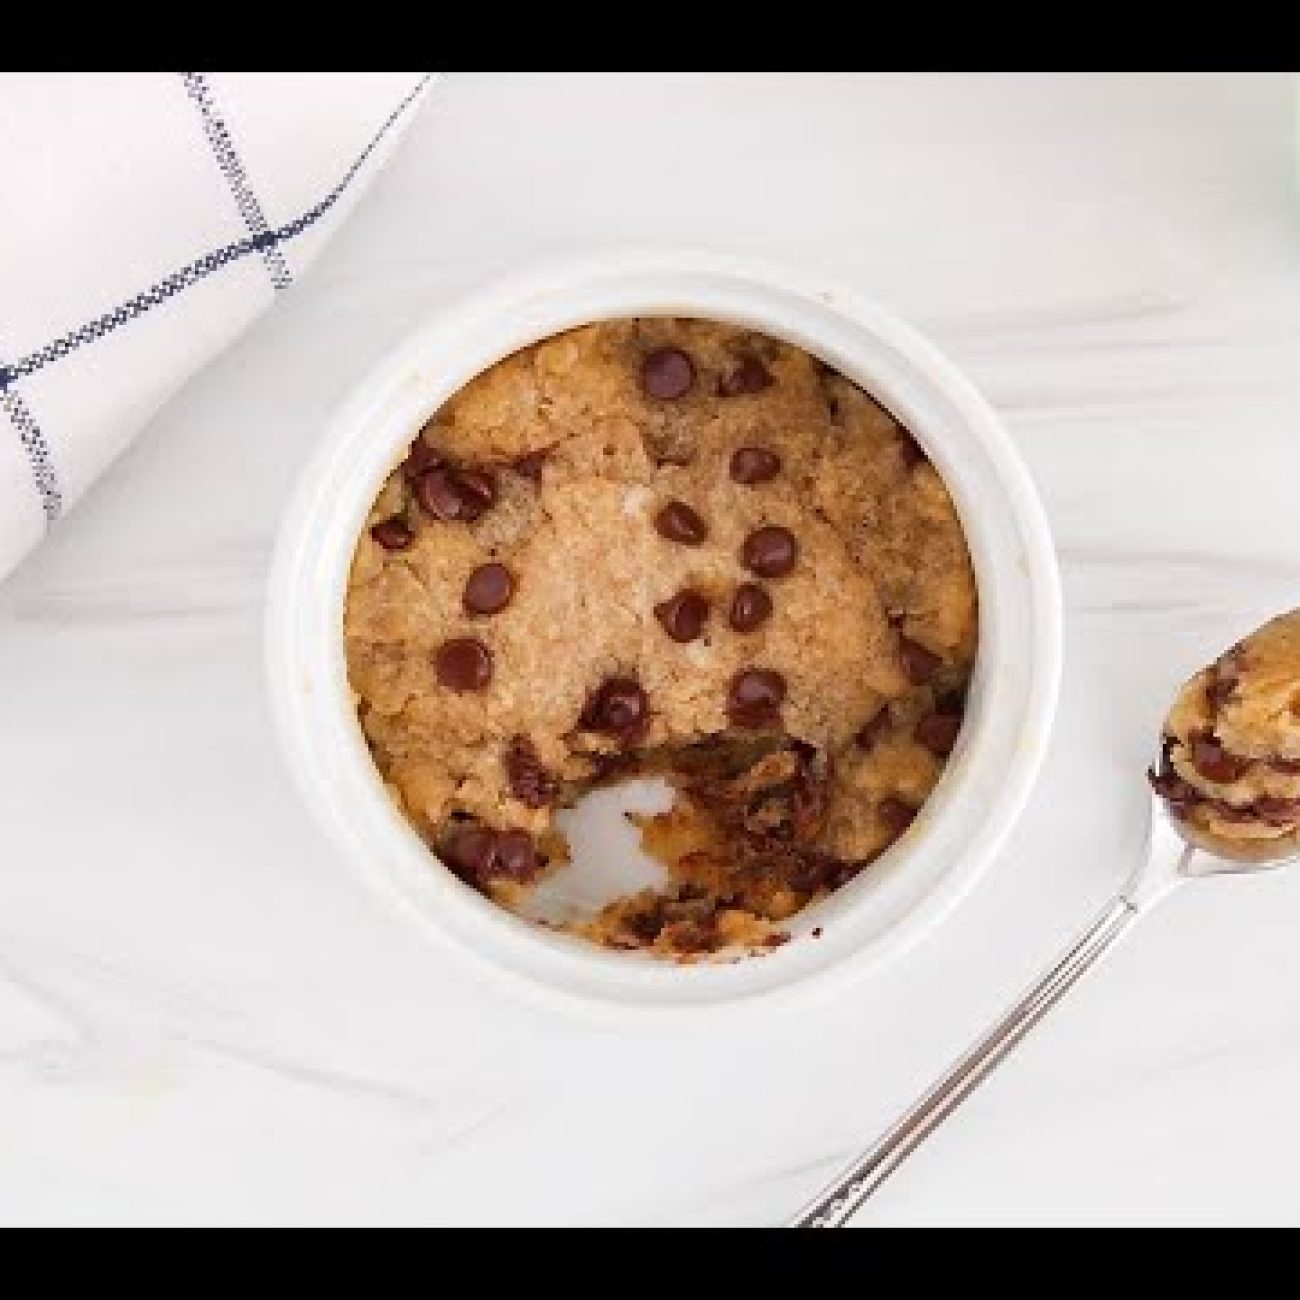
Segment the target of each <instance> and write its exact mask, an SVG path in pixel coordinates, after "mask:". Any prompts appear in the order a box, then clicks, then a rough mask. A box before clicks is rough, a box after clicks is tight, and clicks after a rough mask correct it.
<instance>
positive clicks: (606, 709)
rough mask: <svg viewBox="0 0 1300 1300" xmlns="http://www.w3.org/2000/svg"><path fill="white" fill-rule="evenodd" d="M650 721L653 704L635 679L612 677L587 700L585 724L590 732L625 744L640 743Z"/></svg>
mask: <svg viewBox="0 0 1300 1300" xmlns="http://www.w3.org/2000/svg"><path fill="white" fill-rule="evenodd" d="M649 721H650V701H649V700H648V699H647V698H646V693H645V691H644V690H643V689H642V687H641V684H640V682H638V681H636V680H635V679H634V678H632V677H609V678H606V680H605V681H604V682H602V683H601V685H600V686H599V687H598V688H597V690H595V691H594V692H593V693H592V694H591V695H590V696H589V697H588V699H587V703H586V706H585V707H584V708H583V710H582V718H581V723H582V726H583V727H585V728H586V729H587V730H588V731H601V732H604V733H605V734H606V735H609V736H616V737H617V738H618V739H619V740H621V741H622V742H623V743H624V744H625V745H626V744H630V743H632V742H633V741H635V740H637V739H638V738H639V737H640V736H641V734H642V733H643V732H644V731H645V729H646V727H647V726H648V725H649Z"/></svg>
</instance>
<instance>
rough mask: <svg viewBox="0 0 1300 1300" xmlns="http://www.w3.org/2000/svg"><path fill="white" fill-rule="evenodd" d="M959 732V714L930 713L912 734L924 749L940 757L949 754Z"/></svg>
mask: <svg viewBox="0 0 1300 1300" xmlns="http://www.w3.org/2000/svg"><path fill="white" fill-rule="evenodd" d="M960 731H961V714H959V713H930V714H927V715H926V716H925V717H924V718H922V719H921V720H920V722H918V723H917V724H916V730H915V731H914V732H913V733H912V734H913V735H914V736H915V737H916V739H917V740H918V741H920V743H921V744H922V745H924V746H925V747H926V749H928V750H930V751H931V752H933V753H935V754H938V755H940V756H941V757H942V756H943V755H945V754H951V753H952V748H953V746H954V745H955V744H956V743H957V735H958V733H959V732H960Z"/></svg>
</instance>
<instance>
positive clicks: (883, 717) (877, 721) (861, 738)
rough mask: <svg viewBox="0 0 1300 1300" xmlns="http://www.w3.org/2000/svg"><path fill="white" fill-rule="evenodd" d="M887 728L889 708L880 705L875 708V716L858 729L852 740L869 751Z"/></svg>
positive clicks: (862, 748) (860, 747)
mask: <svg viewBox="0 0 1300 1300" xmlns="http://www.w3.org/2000/svg"><path fill="white" fill-rule="evenodd" d="M888 730H889V710H888V708H886V707H885V705H883V704H882V705H881V706H880V708H879V709H877V710H876V713H875V716H874V717H872V719H871V720H870V721H869V722H867V723H864V724H863V726H861V727H860V728H859V729H858V734H857V735H856V736H854V738H853V740H854V743H855V744H856V745H857V747H858V748H859V749H861V750H865V751H866V752H867V753H870V752H871V751H872V750H873V749H875V747H876V742H877V741H878V740H879V739H880V738H881V736H883V735H884V734H885V732H886V731H888Z"/></svg>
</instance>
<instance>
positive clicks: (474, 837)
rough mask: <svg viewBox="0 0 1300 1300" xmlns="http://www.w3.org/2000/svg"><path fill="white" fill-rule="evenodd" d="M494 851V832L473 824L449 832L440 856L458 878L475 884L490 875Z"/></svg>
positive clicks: (494, 855) (495, 844)
mask: <svg viewBox="0 0 1300 1300" xmlns="http://www.w3.org/2000/svg"><path fill="white" fill-rule="evenodd" d="M496 849H497V834H496V831H494V830H493V829H492V828H491V827H490V826H481V825H479V824H477V823H473V824H470V825H467V826H458V827H456V828H455V829H454V830H453V831H452V832H451V834H450V835H449V836H448V838H447V840H446V842H445V843H444V844H443V848H442V856H443V858H444V859H446V862H447V865H448V866H449V867H450V868H451V869H452V870H453V871H454V872H455V873H456V874H457V875H458V876H464V877H466V878H467V879H469V880H470V881H471V882H475V883H477V882H479V881H482V880H485V879H487V877H488V876H489V875H491V872H492V864H493V859H494V858H495V857H496Z"/></svg>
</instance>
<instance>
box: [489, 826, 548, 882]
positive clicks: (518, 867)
mask: <svg viewBox="0 0 1300 1300" xmlns="http://www.w3.org/2000/svg"><path fill="white" fill-rule="evenodd" d="M491 866H492V874H493V875H494V876H505V877H507V878H508V879H510V880H518V881H520V882H521V883H522V882H525V881H529V880H531V879H532V878H533V877H534V876H535V875H536V874H537V867H538V860H537V849H536V848H535V847H534V845H533V837H532V836H531V835H529V833H528V832H527V831H522V830H509V831H502V832H501V833H500V834H499V835H498V836H497V843H496V853H495V854H494V855H493V861H492V864H491Z"/></svg>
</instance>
